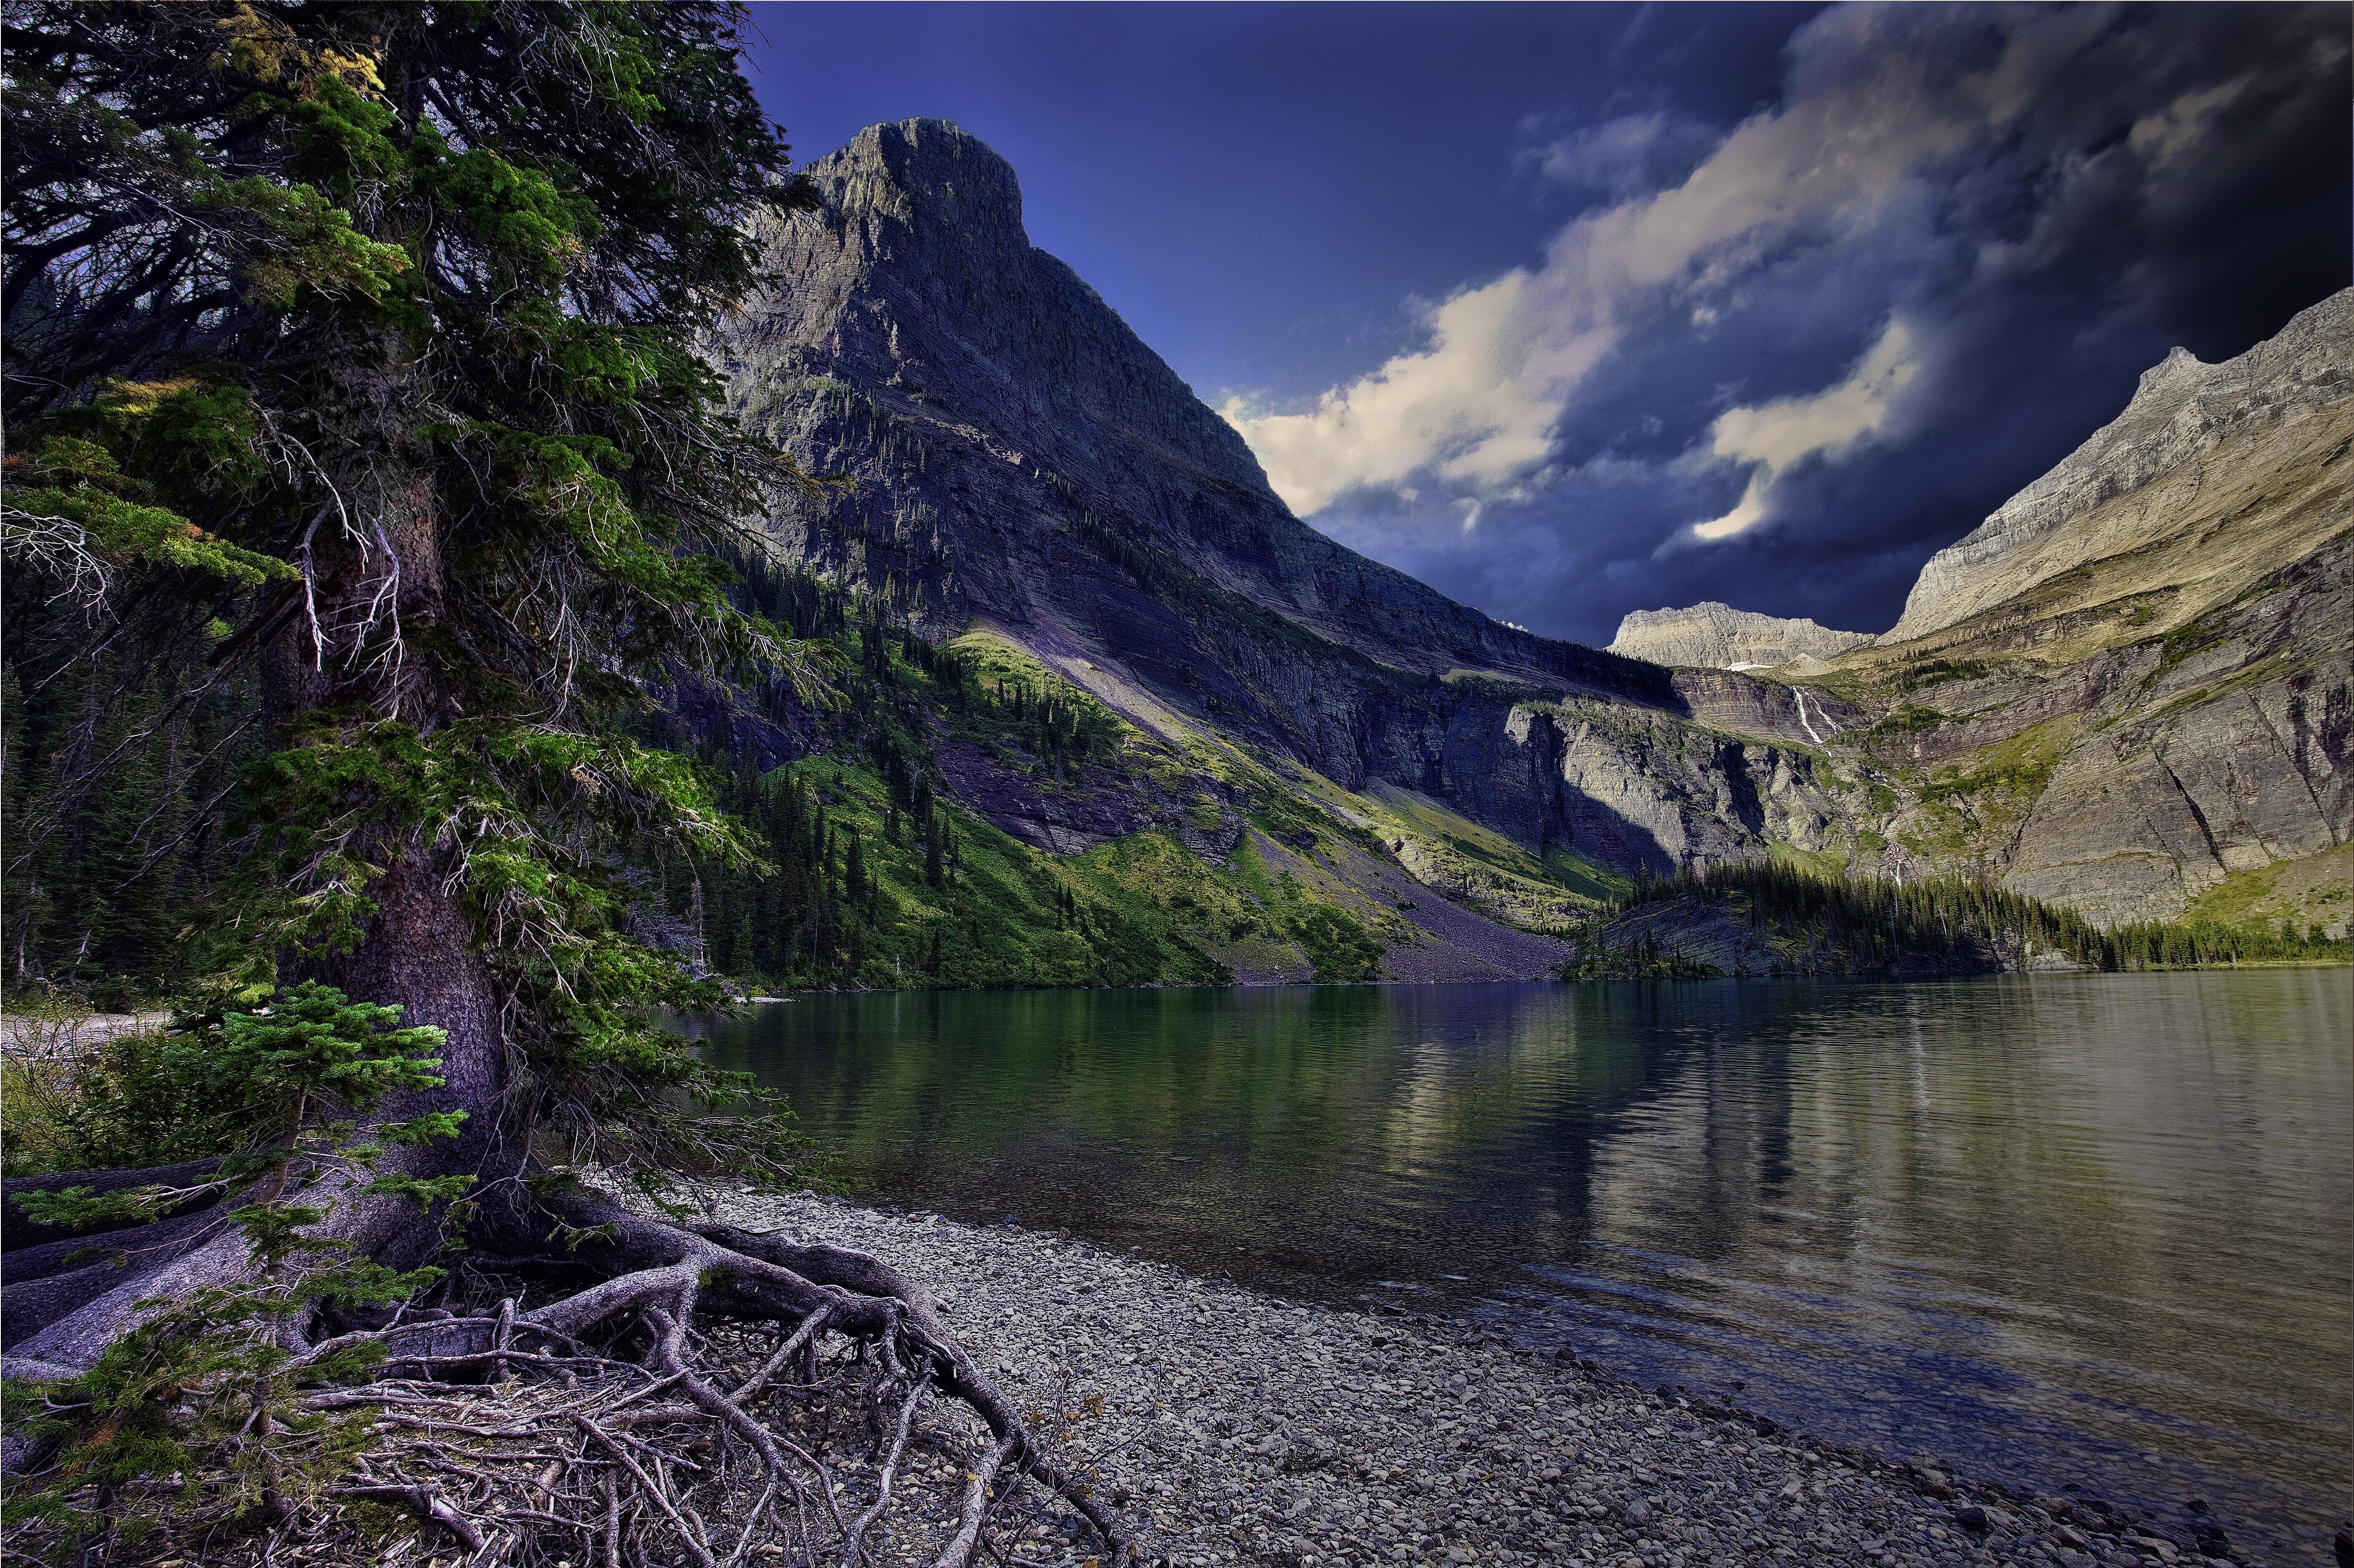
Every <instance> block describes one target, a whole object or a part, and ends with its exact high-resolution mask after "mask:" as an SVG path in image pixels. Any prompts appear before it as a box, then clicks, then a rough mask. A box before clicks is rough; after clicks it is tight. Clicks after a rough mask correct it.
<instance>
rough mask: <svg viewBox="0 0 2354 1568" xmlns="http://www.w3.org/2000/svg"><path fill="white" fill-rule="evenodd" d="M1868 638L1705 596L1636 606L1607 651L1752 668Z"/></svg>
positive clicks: (1822, 654)
mask: <svg viewBox="0 0 2354 1568" xmlns="http://www.w3.org/2000/svg"><path fill="white" fill-rule="evenodd" d="M1869 641H1872V638H1871V637H1870V636H1869V635H1868V634H1866V633H1864V632H1861V631H1834V630H1831V629H1830V628H1829V627H1828V626H1818V625H1816V624H1815V623H1814V622H1813V621H1811V620H1785V619H1783V618H1782V617H1780V616H1776V615H1759V614H1756V613H1755V612H1754V611H1752V610H1746V609H1734V608H1733V607H1732V606H1731V605H1729V604H1719V603H1718V602H1716V601H1715V600H1714V599H1709V600H1706V601H1704V602H1702V603H1700V604H1695V605H1691V606H1690V607H1688V608H1686V609H1638V610H1636V611H1634V612H1632V613H1631V614H1629V615H1628V617H1627V618H1626V619H1625V620H1621V621H1620V622H1619V623H1618V634H1617V636H1616V637H1614V638H1612V639H1611V641H1610V652H1613V653H1617V654H1622V655H1624V656H1625V657H1627V658H1629V659H1648V660H1649V661H1650V662H1652V663H1654V664H1687V665H1694V666H1699V667H1702V668H1707V669H1714V670H1752V669H1757V668H1759V667H1761V666H1765V665H1773V664H1787V663H1789V662H1791V661H1792V660H1794V659H1804V658H1812V659H1829V658H1831V657H1833V656H1834V655H1837V654H1840V653H1844V652H1847V651H1848V650H1849V649H1850V648H1861V647H1862V646H1863V645H1864V644H1865V643H1867V642H1869Z"/></svg>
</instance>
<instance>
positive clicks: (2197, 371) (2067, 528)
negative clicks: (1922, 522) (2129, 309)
mask: <svg viewBox="0 0 2354 1568" xmlns="http://www.w3.org/2000/svg"><path fill="white" fill-rule="evenodd" d="M2349 344H2354V289H2349V290H2345V291H2340V292H2338V293H2337V294H2334V295H2332V296H2330V297H2329V298H2328V299H2327V300H2324V301H2322V302H2320V303H2319V304H2317V305H2314V306H2313V307H2312V308H2310V309H2308V310H2306V311H2303V312H2301V313H2298V314H2297V316H2296V318H2295V319H2294V320H2292V321H2291V322H2290V323H2288V325H2287V326H2285V327H2284V328H2283V329H2282V330H2281V331H2280V333H2279V334H2277V335H2275V336H2274V337H2272V338H2271V339H2269V340H2267V341H2265V342H2264V343H2260V344H2256V346H2255V347H2253V348H2252V349H2250V350H2248V351H2247V353H2245V354H2243V355H2240V356H2239V357H2238V358H2236V359H2230V360H2226V361H2224V362H2223V363H2222V364H2221V365H2202V364H2200V362H2199V360H2198V359H2197V358H2196V357H2195V356H2194V355H2192V354H2191V353H2190V350H2189V349H2186V348H2177V349H2176V350H2174V352H2173V353H2171V354H2169V355H2167V357H2166V359H2165V360H2164V361H2163V362H2162V363H2160V364H2158V365H2157V366H2152V367H2151V368H2150V369H2148V370H2147V371H2145V372H2143V373H2142V377H2141V384H2140V385H2139V387H2137V388H2136V389H2135V391H2134V396H2133V400H2132V401H2131V402H2130V403H2128V404H2126V408H2125V411H2124V412H2123V413H2121V414H2119V415H2118V416H2117V417H2116V418H2115V420H2113V421H2111V422H2110V423H2109V424H2107V425H2105V426H2103V427H2102V428H2101V429H2098V430H2096V431H2094V433H2093V435H2092V436H2091V438H2090V439H2088V440H2086V441H2085V442H2084V445H2082V446H2080V447H2078V448H2077V449H2076V450H2074V451H2073V452H2072V453H2070V454H2069V455H2068V456H2067V457H2066V458H2065V459H2064V460H2062V461H2061V463H2060V464H2059V466H2058V467H2056V468H2054V469H2052V471H2051V472H2049V473H2047V474H2045V475H2043V477H2041V479H2038V480H2037V481H2036V482H2034V483H2032V484H2031V485H2029V486H2028V487H2027V488H2026V489H2025V490H2022V491H2020V493H2018V494H2017V495H2014V496H2012V497H2011V498H2010V499H2009V501H2006V502H2004V503H2002V505H2001V506H1999V508H1997V509H1996V511H1995V513H1994V514H1993V515H1992V516H1990V517H1988V519H1987V520H1986V521H1985V522H1984V523H1982V524H1979V525H1978V527H1977V528H1976V529H1975V530H1973V531H1972V532H1971V533H1970V534H1969V535H1967V536H1966V537H1964V538H1963V539H1961V540H1960V541H1958V542H1957V543H1956V544H1953V545H1951V546H1947V547H1946V548H1945V549H1943V550H1940V551H1938V552H1937V553H1936V554H1935V556H1931V557H1930V558H1929V561H1928V564H1927V565H1925V566H1924V567H1922V568H1921V577H1920V579H1919V581H1917V582H1916V583H1914V587H1913V592H1912V595H1911V597H1909V598H1908V599H1906V600H1905V602H1904V613H1903V616H1902V617H1901V618H1899V619H1898V620H1897V622H1896V624H1895V626H1894V627H1893V628H1891V629H1890V630H1889V632H1888V636H1887V638H1886V639H1885V641H1892V642H1897V641H1908V640H1910V639H1914V638H1919V637H1925V636H1927V635H1928V634H1929V633H1931V632H1933V631H1937V630H1943V629H1944V628H1946V627H1948V626H1952V625H1954V624H1956V622H1959V621H1962V620H1967V619H1969V618H1970V617H1971V616H1974V615H1977V614H1978V613H1980V612H1981V611H1984V610H1987V609H1992V608H1994V607H1995V606H1998V605H2000V604H2002V603H2004V602H2006V601H2009V600H2013V599H2018V598H2020V596H2021V595H2023V594H2026V593H2028V592H2030V591H2031V590H2032V589H2033V588H2036V587H2038V586H2039V585H2041V584H2043V583H2047V582H2049V581H2051V580H2052V578H2054V577H2058V576H2060V575H2061V574H2062V573H2063V572H2067V571H2071V570H2073V569H2076V568H2078V567H2084V566H2085V565H2086V564H2087V563H2090V562H2093V561H2097V560H2103V559H2108V558H2114V557H2120V556H2127V555H2130V554H2132V553H2134V552H2136V551H2138V550H2145V549H2149V548H2152V547H2159V546H2164V545H2165V544H2166V543H2167V542H2168V541H2169V540H2173V539H2177V538H2179V537H2180V536H2181V535H2182V534H2183V532H2184V529H2183V522H2184V519H2185V518H2186V516H2188V515H2189V514H2190V513H2191V512H2193V511H2196V510H2199V502H2198V493H2199V491H2200V488H2201V487H2202V485H2203V484H2205V482H2206V481H2207V476H2208V475H2209V473H2210V472H2211V471H2228V470H2231V469H2232V468H2233V467H2234V466H2235V465H2237V464H2238V463H2240V462H2241V461H2243V460H2244V456H2245V454H2246V453H2247V452H2248V451H2249V450H2251V449H2252V448H2253V447H2255V446H2262V447H2264V448H2265V449H2266V450H2281V451H2283V452H2284V454H2285V452H2286V450H2288V449H2291V448H2294V447H2296V445H2297V444H2298V443H2299V442H2300V441H2309V440H2317V439H2321V438H2323V437H2324V436H2326V435H2327V432H2329V431H2331V430H2334V429H2336V428H2337V427H2336V424H2335V422H2334V421H2333V420H2331V419H2330V418H2328V416H2329V414H2330V413H2331V411H2332V410H2335V409H2342V408H2344V407H2345V405H2346V403H2347V400H2348V398H2349V397H2354V354H2349ZM2292 461H2293V460H2292ZM2235 532H2236V533H2238V534H2239V535H2243V536H2244V535H2246V531H2245V530H2244V529H2242V530H2236V531H2235ZM2251 542H2253V540H2251ZM2172 564H2174V563H2172V562H2171V561H2169V566H2171V565H2172ZM2184 564H2190V563H2184ZM2239 569H2242V568H2241V567H2239V566H2238V564H2236V563H2207V564H2206V570H2205V572H2204V573H2203V574H2202V575H2206V576H2213V575H2216V573H2217V572H2218V571H2225V572H2229V571H2236V570H2239Z"/></svg>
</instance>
